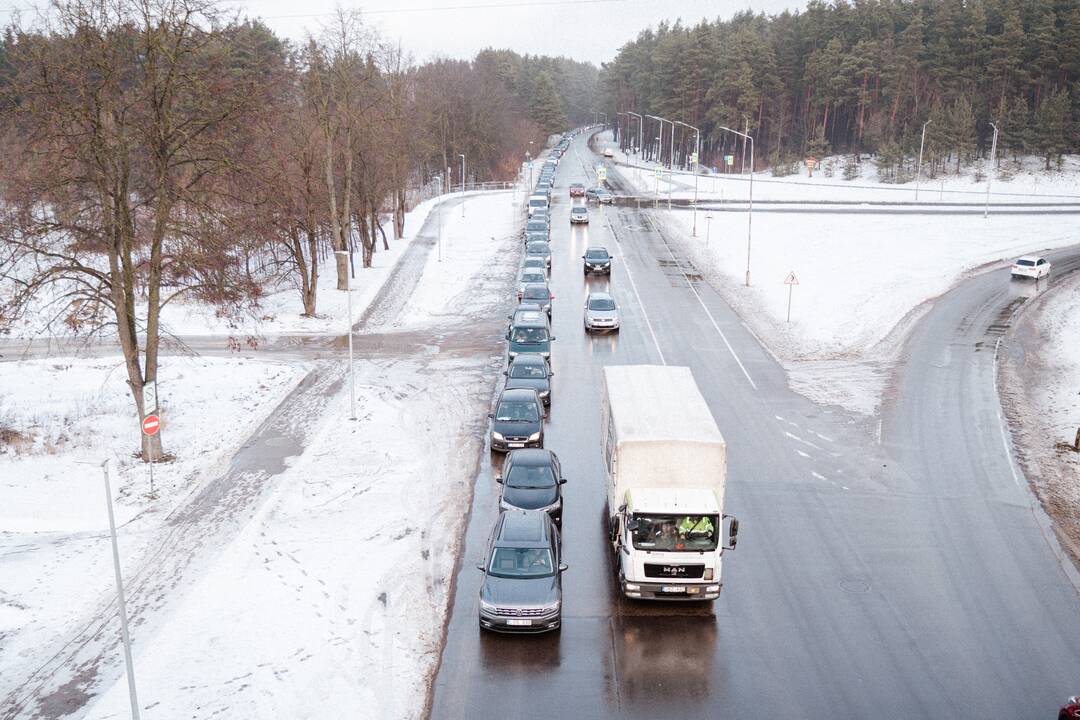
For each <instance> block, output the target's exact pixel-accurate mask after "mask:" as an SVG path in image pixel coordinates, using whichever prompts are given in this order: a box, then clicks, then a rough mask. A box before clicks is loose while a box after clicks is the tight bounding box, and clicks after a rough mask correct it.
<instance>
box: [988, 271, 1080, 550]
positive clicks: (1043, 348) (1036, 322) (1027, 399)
mask: <svg viewBox="0 0 1080 720" xmlns="http://www.w3.org/2000/svg"><path fill="white" fill-rule="evenodd" d="M1077 318H1080V274H1074V275H1073V276H1071V277H1069V278H1068V279H1067V280H1065V281H1063V282H1060V283H1059V284H1056V285H1052V286H1051V288H1050V290H1049V291H1048V292H1045V293H1043V294H1041V295H1040V296H1039V297H1038V298H1036V299H1035V300H1034V301H1032V305H1031V307H1029V308H1028V309H1026V310H1025V311H1024V313H1023V314H1022V315H1021V319H1020V322H1019V324H1018V326H1017V327H1016V330H1015V336H1014V338H1013V340H1012V345H1013V346H1018V347H1016V348H1015V349H1014V351H1013V352H1009V353H1003V358H1002V363H1001V366H1002V372H1001V374H1000V376H999V385H1000V391H1001V395H1002V399H1003V404H1004V406H1005V408H1006V412H1007V413H1008V416H1009V420H1010V426H1011V427H1012V428H1013V431H1014V437H1016V439H1017V446H1018V449H1019V454H1020V458H1021V461H1022V463H1023V466H1024V472H1025V475H1027V477H1028V478H1029V479H1030V480H1031V481H1032V483H1033V485H1034V486H1035V489H1036V492H1038V494H1039V495H1040V498H1041V499H1042V501H1043V505H1044V506H1045V507H1046V508H1047V511H1048V512H1050V514H1051V515H1053V516H1054V519H1055V520H1056V521H1057V523H1058V527H1059V528H1061V529H1062V531H1063V532H1064V534H1065V536H1066V537H1065V538H1064V542H1065V543H1066V544H1069V545H1071V547H1072V551H1073V554H1074V556H1080V453H1076V452H1073V451H1071V450H1069V449H1067V447H1063V446H1069V445H1072V443H1073V442H1074V440H1075V439H1076V432H1077V429H1078V428H1080V321H1078V320H1077Z"/></svg>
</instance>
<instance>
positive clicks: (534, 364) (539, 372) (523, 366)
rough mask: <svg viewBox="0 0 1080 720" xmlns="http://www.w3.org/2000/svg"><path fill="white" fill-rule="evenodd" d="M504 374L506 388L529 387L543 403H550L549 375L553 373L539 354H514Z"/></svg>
mask: <svg viewBox="0 0 1080 720" xmlns="http://www.w3.org/2000/svg"><path fill="white" fill-rule="evenodd" d="M503 374H504V375H506V389H507V390H512V389H514V388H531V389H533V390H535V391H536V394H537V395H539V396H540V399H541V400H542V401H543V402H544V404H545V405H550V404H551V376H552V375H554V374H555V373H554V372H553V371H552V370H551V368H550V367H548V363H547V360H545V359H544V358H543V356H541V355H534V354H531V353H523V354H520V355H515V356H514V359H513V360H512V361H511V362H510V368H509V369H508V370H506V371H505V372H504V373H503Z"/></svg>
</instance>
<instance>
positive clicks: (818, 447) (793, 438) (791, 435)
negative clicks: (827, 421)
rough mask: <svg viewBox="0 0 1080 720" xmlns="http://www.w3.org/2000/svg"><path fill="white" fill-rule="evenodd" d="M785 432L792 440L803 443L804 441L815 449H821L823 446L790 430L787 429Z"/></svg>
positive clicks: (804, 443)
mask: <svg viewBox="0 0 1080 720" xmlns="http://www.w3.org/2000/svg"><path fill="white" fill-rule="evenodd" d="M784 434H785V435H787V436H788V437H789V438H791V439H792V440H794V441H795V442H801V443H802V444H803V445H806V446H808V447H812V448H814V449H815V450H821V446H820V445H815V444H814V443H812V442H810V441H809V440H803V439H802V438H801V437H799V436H798V435H796V434H795V433H790V432H788V431H787V430H785V431H784Z"/></svg>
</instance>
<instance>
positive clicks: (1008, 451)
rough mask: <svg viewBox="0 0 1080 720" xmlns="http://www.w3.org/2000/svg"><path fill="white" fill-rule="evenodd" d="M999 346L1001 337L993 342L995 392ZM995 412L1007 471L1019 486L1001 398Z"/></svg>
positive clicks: (995, 388)
mask: <svg viewBox="0 0 1080 720" xmlns="http://www.w3.org/2000/svg"><path fill="white" fill-rule="evenodd" d="M1000 347H1001V338H1000V337H999V338H998V339H997V342H996V343H994V393H995V394H996V393H997V387H998V382H997V374H998V369H997V366H998V348H1000ZM996 412H997V419H998V430H999V431H1000V432H1001V445H1002V447H1004V448H1005V457H1006V459H1007V460H1008V461H1009V471H1010V472H1011V473H1012V479H1013V484H1014V485H1016V487H1018V488H1019V487H1020V476H1019V475H1018V474H1017V473H1016V463H1014V462H1013V455H1012V450H1011V449H1010V448H1009V438H1008V437H1007V436H1006V433H1005V420H1004V418H1002V417H1001V398H998V402H997V410H996Z"/></svg>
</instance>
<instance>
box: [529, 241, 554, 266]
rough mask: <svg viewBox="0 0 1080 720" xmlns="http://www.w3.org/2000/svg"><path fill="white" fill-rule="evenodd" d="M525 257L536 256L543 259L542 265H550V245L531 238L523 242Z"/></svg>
mask: <svg viewBox="0 0 1080 720" xmlns="http://www.w3.org/2000/svg"><path fill="white" fill-rule="evenodd" d="M525 255H526V257H538V258H543V259H544V265H546V266H547V267H548V268H550V267H551V245H550V244H548V243H547V242H544V241H543V240H533V241H532V242H529V243H526V244H525Z"/></svg>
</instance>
